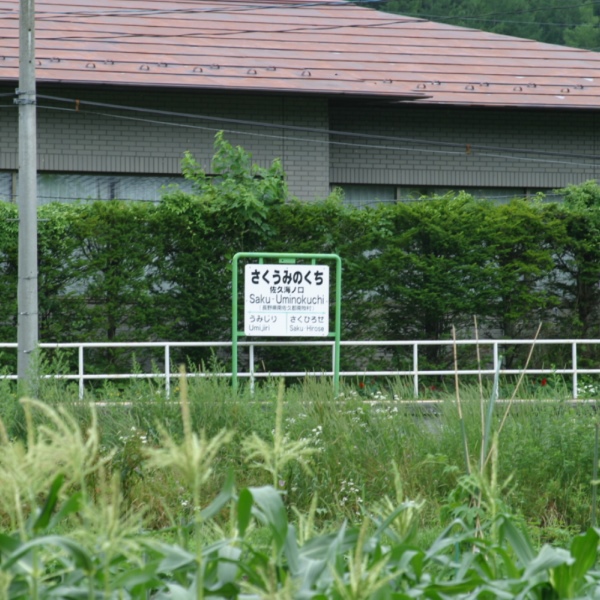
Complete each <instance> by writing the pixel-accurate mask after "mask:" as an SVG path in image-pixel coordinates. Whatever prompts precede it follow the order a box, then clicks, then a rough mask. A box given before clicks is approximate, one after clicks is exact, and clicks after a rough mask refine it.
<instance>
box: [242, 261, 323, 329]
mask: <svg viewBox="0 0 600 600" xmlns="http://www.w3.org/2000/svg"><path fill="white" fill-rule="evenodd" d="M328 333H329V267H328V266H326V265H295V264H246V266H245V272H244V334H245V335H252V336H275V337H286V336H287V337H291V336H305V337H309V336H311V337H314V336H326V335H327V334H328Z"/></svg>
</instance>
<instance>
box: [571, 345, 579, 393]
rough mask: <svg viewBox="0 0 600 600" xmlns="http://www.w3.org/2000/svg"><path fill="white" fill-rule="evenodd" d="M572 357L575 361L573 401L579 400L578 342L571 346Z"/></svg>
mask: <svg viewBox="0 0 600 600" xmlns="http://www.w3.org/2000/svg"><path fill="white" fill-rule="evenodd" d="M571 357H572V361H573V365H572V366H573V400H577V387H578V383H577V342H573V343H572V345H571Z"/></svg>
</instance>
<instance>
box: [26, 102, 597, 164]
mask: <svg viewBox="0 0 600 600" xmlns="http://www.w3.org/2000/svg"><path fill="white" fill-rule="evenodd" d="M37 97H38V99H42V100H52V101H55V102H62V103H67V104H68V103H73V104H74V105H76V106H77V107H78V108H79V111H75V112H82V111H81V107H84V106H92V107H95V108H109V109H112V110H122V111H130V112H139V113H145V114H153V115H160V116H167V117H180V118H186V119H195V120H203V121H209V122H218V123H230V124H235V125H246V126H250V127H261V128H263V129H277V130H282V131H295V132H304V133H317V134H321V135H334V136H339V137H353V138H357V139H366V140H380V141H381V140H384V141H389V142H401V143H410V144H427V145H429V146H439V147H451V148H460V149H461V151H462V152H461V153H464V148H465V144H464V143H459V142H445V141H440V140H420V139H418V138H407V137H401V136H389V135H380V134H372V133H360V132H355V131H354V132H353V131H341V130H336V129H328V128H322V127H309V126H306V125H287V124H282V123H269V122H265V121H257V120H255V119H235V118H232V117H222V116H212V115H204V114H194V113H185V112H178V111H167V110H162V109H154V108H144V107H140V106H127V105H122V104H113V103H107V102H97V101H92V100H81V99H74V98H63V97H60V96H53V95H47V94H37ZM73 110H75V109H73ZM85 112H90V111H85ZM219 129H221V128H219ZM469 148H470V149H471V150H473V151H474V150H477V151H480V150H484V151H494V152H511V153H517V154H537V155H539V156H548V157H561V158H564V157H565V156H566V157H568V158H581V159H588V160H589V159H592V160H597V159H600V156H590V155H588V154H572V153H564V152H556V151H551V150H539V149H517V148H506V147H502V146H490V145H483V144H469Z"/></svg>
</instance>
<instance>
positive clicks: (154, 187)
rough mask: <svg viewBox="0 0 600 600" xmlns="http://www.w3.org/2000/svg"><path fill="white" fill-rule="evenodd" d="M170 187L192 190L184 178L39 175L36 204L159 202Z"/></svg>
mask: <svg viewBox="0 0 600 600" xmlns="http://www.w3.org/2000/svg"><path fill="white" fill-rule="evenodd" d="M170 185H179V187H180V188H181V189H182V190H184V191H186V192H190V191H191V189H192V186H191V183H190V182H189V181H187V180H186V179H184V178H183V177H169V176H147V175H82V174H65V173H39V174H38V202H39V204H48V203H49V202H76V201H80V200H89V201H94V200H115V199H116V200H140V201H146V202H159V201H160V199H161V196H162V191H163V189H164V188H166V187H168V186H170Z"/></svg>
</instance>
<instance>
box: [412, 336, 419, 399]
mask: <svg viewBox="0 0 600 600" xmlns="http://www.w3.org/2000/svg"><path fill="white" fill-rule="evenodd" d="M413 385H414V389H413V393H414V395H415V398H418V397H419V344H417V342H415V343H414V344H413Z"/></svg>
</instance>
